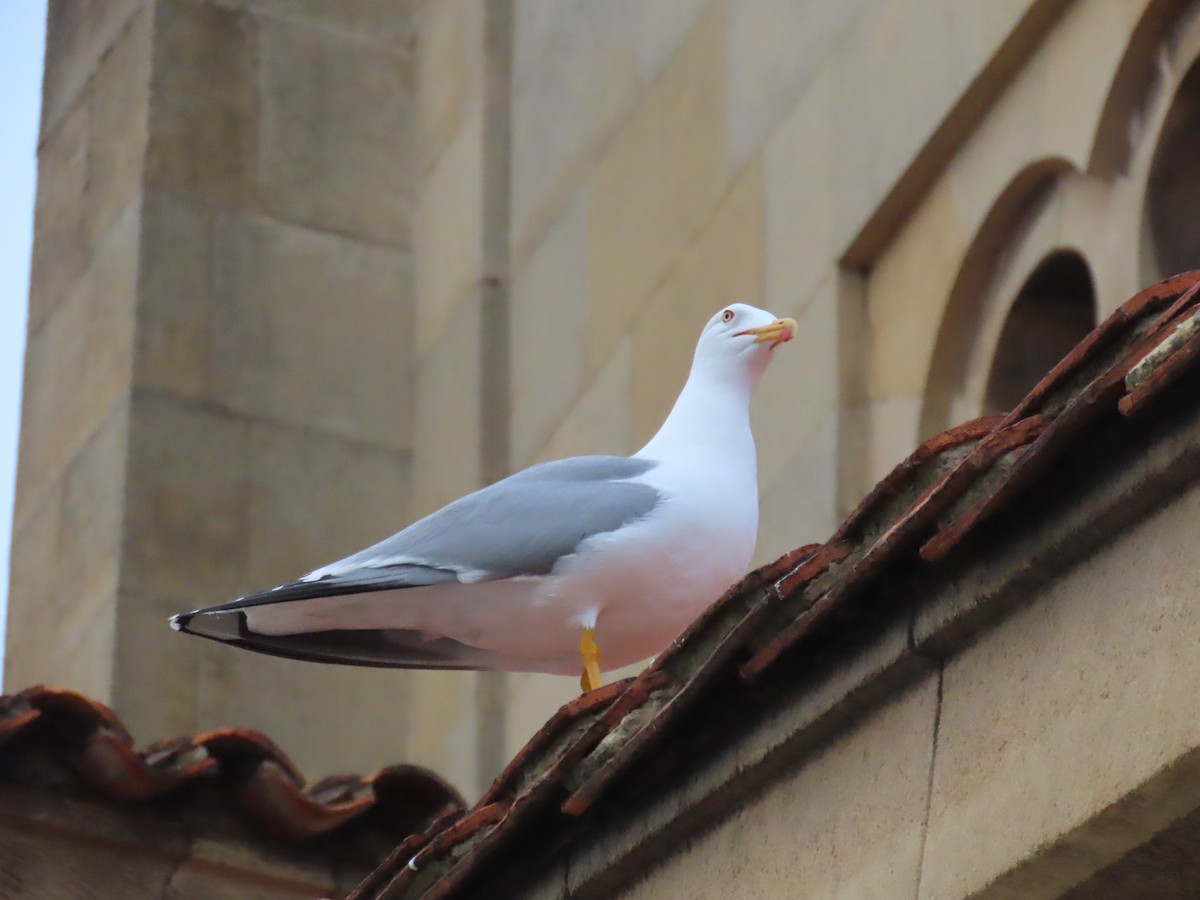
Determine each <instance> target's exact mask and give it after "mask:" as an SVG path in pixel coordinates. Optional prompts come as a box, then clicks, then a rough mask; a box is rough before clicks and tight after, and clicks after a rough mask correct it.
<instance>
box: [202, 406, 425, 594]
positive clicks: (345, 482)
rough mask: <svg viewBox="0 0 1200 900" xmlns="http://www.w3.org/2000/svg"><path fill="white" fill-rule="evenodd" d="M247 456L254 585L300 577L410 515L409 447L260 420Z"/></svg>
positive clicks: (254, 426) (252, 430)
mask: <svg viewBox="0 0 1200 900" xmlns="http://www.w3.org/2000/svg"><path fill="white" fill-rule="evenodd" d="M250 457H251V460H250V490H251V492H252V493H251V497H250V513H249V515H250V526H249V528H250V532H249V540H250V549H249V562H248V565H249V569H248V572H247V577H248V579H249V582H250V584H251V585H252V586H253V587H254V589H265V588H268V587H270V586H271V585H273V584H279V583H281V582H283V581H288V580H291V579H293V578H298V577H299V576H300V575H302V574H303V573H305V572H309V571H312V570H313V569H315V568H317V567H318V566H322V565H325V564H326V563H329V562H333V561H334V560H335V559H340V558H341V557H343V556H346V555H348V554H350V553H353V552H355V551H357V550H361V549H362V548H363V547H366V546H369V545H370V544H373V543H375V542H376V541H379V540H382V539H383V538H385V537H387V536H388V535H390V534H393V533H394V532H396V531H399V530H400V529H401V528H403V527H404V526H405V525H407V524H408V523H409V520H410V519H409V491H410V471H409V468H410V466H409V463H410V460H409V455H408V452H407V451H397V450H391V449H387V448H382V447H376V446H372V445H369V444H362V443H358V442H354V441H347V440H344V439H342V438H339V437H335V436H333V435H327V434H324V433H321V432H317V431H313V430H311V429H299V428H294V427H292V426H288V425H280V424H275V423H270V422H255V423H253V424H252V425H251V427H250ZM214 602H215V601H214Z"/></svg>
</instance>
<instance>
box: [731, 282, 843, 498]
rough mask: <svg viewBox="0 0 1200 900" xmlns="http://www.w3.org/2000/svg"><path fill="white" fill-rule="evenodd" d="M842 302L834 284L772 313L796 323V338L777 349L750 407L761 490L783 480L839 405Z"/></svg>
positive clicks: (822, 286) (829, 284)
mask: <svg viewBox="0 0 1200 900" xmlns="http://www.w3.org/2000/svg"><path fill="white" fill-rule="evenodd" d="M840 299H841V298H840V297H839V296H838V292H837V289H836V279H832V278H831V279H829V280H827V281H826V282H825V283H823V284H822V285H821V286H820V287H819V288H818V290H817V291H815V292H814V293H812V294H810V295H809V296H808V297H806V298H804V299H803V300H801V301H798V302H796V301H794V305H792V304H788V305H782V306H778V307H775V306H772V307H771V312H773V313H775V314H776V315H779V316H791V317H792V318H794V319H795V320H796V336H795V338H794V339H793V340H792V341H791V342H790V343H788V344H785V345H783V346H781V347H778V348H777V349H776V351H775V354H774V357H775V358H774V359H773V360H771V365H770V367H769V368H768V369H767V371H766V373H765V374H764V375H763V377H762V381H760V382H759V385H758V390H757V392H756V393H755V397H754V402H753V404H752V405H751V407H750V424H751V427H753V429H754V439H755V444H756V445H757V447H758V483H759V485H760V486H765V485H768V484H770V483H772V482H773V481H775V480H776V479H777V478H779V477H780V476H781V474H783V472H784V468H785V466H786V465H787V464H788V463H787V461H788V460H789V459H790V458H791V457H792V456H793V454H794V453H795V451H796V449H797V448H798V447H799V446H800V445H801V444H803V443H805V442H806V441H808V440H809V439H810V438H811V437H812V435H814V434H815V433H816V432H817V431H818V430H820V429H821V428H822V427H824V426H825V424H826V423H828V421H829V419H830V417H831V416H833V415H834V412H835V410H837V408H838V407H839V406H840V405H841V400H842V398H841V396H840V390H839V389H840V384H839V381H840V373H839V367H840V364H841V361H840V359H839V353H838V349H839V348H838V331H839V328H838V317H839V304H840ZM831 474H832V473H831Z"/></svg>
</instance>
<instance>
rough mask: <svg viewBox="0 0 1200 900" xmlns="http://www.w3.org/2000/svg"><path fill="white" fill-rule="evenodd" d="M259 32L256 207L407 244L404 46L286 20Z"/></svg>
mask: <svg viewBox="0 0 1200 900" xmlns="http://www.w3.org/2000/svg"><path fill="white" fill-rule="evenodd" d="M396 16H397V18H403V17H404V16H403V14H402V13H401V12H400V11H397V13H396ZM256 34H257V39H256V40H257V47H256V50H257V55H258V59H259V68H258V73H257V83H258V86H259V94H258V98H257V103H258V108H257V113H258V117H259V121H258V128H259V135H258V146H257V152H258V160H259V162H258V164H257V166H256V172H255V179H256V184H257V193H258V197H259V200H260V202H261V204H262V208H263V209H264V210H266V211H267V212H269V213H270V214H271V215H274V216H277V217H279V218H281V219H284V220H287V221H291V222H297V223H299V224H303V225H308V226H311V227H315V228H322V229H327V230H329V231H335V232H338V233H340V234H346V235H354V236H358V237H364V238H367V239H369V240H372V241H378V242H380V243H383V244H387V245H389V246H393V247H407V246H408V245H409V231H410V223H409V210H410V208H411V203H410V195H411V193H412V177H411V170H412V165H411V163H410V162H409V160H410V159H411V158H412V154H413V133H412V132H413V128H412V126H413V121H412V120H413V116H414V109H413V86H412V59H411V56H410V55H409V53H408V52H407V50H406V49H403V48H401V49H398V50H393V49H391V48H390V47H384V46H378V45H374V44H364V43H363V42H362V41H361V40H357V39H354V38H343V37H341V36H339V35H338V34H336V33H332V32H329V31H326V30H322V29H316V28H311V27H308V26H306V25H303V24H300V23H296V22H293V21H291V20H274V19H264V20H262V21H260V22H259V23H258V24H257V29H256Z"/></svg>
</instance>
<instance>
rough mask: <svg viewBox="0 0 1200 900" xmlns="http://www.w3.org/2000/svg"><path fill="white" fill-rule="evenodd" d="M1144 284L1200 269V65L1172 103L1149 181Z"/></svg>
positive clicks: (1199, 63)
mask: <svg viewBox="0 0 1200 900" xmlns="http://www.w3.org/2000/svg"><path fill="white" fill-rule="evenodd" d="M1142 234H1143V251H1144V252H1143V267H1144V269H1145V270H1146V271H1145V272H1144V273H1143V275H1144V276H1145V278H1144V280H1147V281H1153V280H1157V279H1159V278H1164V277H1166V276H1168V275H1173V274H1175V273H1177V272H1183V271H1185V270H1187V269H1196V268H1200V60H1196V61H1195V62H1193V63H1192V65H1191V67H1190V68H1189V69H1188V70H1187V72H1186V74H1185V75H1184V76H1183V79H1182V80H1181V81H1180V83H1179V87H1178V88H1177V89H1176V91H1175V95H1174V97H1172V98H1171V105H1170V107H1169V108H1168V110H1167V114H1166V117H1165V119H1164V120H1163V126H1162V130H1161V131H1160V132H1159V137H1158V144H1157V146H1156V147H1155V149H1154V156H1153V157H1152V159H1151V163H1150V172H1149V175H1148V177H1147V179H1146V198H1145V206H1144V211H1143V218H1142Z"/></svg>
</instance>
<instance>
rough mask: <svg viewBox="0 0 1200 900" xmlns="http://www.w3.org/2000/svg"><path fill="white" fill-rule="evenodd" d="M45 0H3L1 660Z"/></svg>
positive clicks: (0, 11) (0, 13)
mask: <svg viewBox="0 0 1200 900" xmlns="http://www.w3.org/2000/svg"><path fill="white" fill-rule="evenodd" d="M45 43H46V0H0V86H2V87H0V96H2V97H3V98H4V124H3V126H2V127H0V297H3V302H2V303H0V548H3V550H2V552H0V660H2V659H3V653H4V650H3V646H4V645H3V640H2V638H3V633H4V623H5V618H6V616H5V613H6V610H7V606H8V548H9V544H10V543H11V538H12V500H13V479H14V477H15V475H16V466H17V426H18V423H19V421H20V405H21V370H22V366H23V363H24V357H25V313H26V303H27V300H28V296H29V251H30V247H31V245H32V242H33V192H34V183H35V179H36V170H37V166H36V158H37V156H36V154H37V132H38V115H39V112H40V110H41V104H42V52H43V48H44V46H45Z"/></svg>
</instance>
